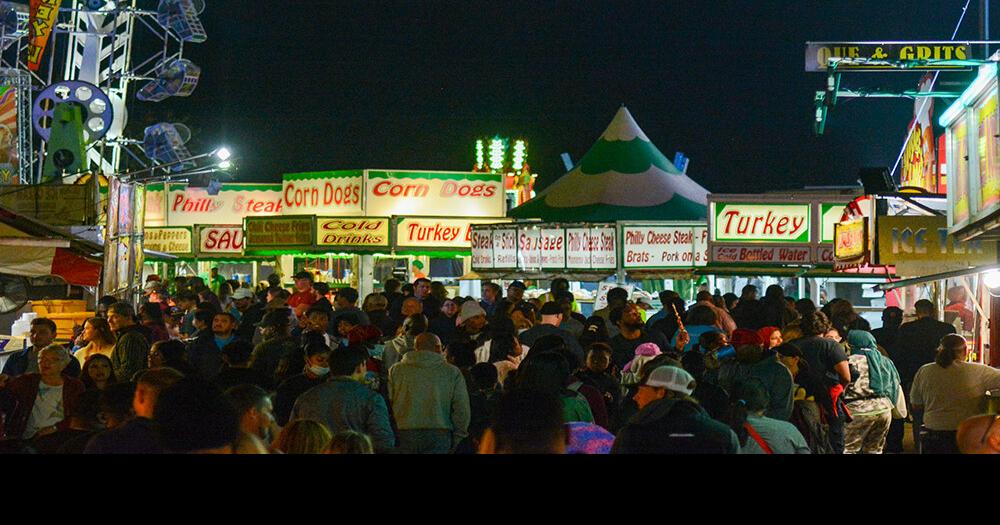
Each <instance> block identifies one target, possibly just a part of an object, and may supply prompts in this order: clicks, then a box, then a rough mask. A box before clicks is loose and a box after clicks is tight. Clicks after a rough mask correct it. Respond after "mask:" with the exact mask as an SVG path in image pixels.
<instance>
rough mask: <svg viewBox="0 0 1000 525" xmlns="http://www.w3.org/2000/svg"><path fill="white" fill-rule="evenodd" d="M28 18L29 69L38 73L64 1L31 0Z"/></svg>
mask: <svg viewBox="0 0 1000 525" xmlns="http://www.w3.org/2000/svg"><path fill="white" fill-rule="evenodd" d="M30 5H31V7H30V10H29V13H30V14H29V18H28V33H29V36H28V69H30V70H32V71H38V68H39V66H41V65H42V55H43V54H44V53H45V47H46V46H47V45H48V43H49V35H51V34H52V29H53V28H54V27H55V23H56V18H57V17H58V15H59V6H60V5H62V0H31V4H30Z"/></svg>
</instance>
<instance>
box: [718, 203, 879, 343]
mask: <svg viewBox="0 0 1000 525" xmlns="http://www.w3.org/2000/svg"><path fill="white" fill-rule="evenodd" d="M861 193H862V190H861V188H844V189H819V190H799V191H792V192H781V193H778V192H774V193H761V194H748V195H724V194H713V195H709V197H708V200H709V225H708V228H709V232H710V234H709V243H708V244H709V248H708V252H709V253H708V260H709V264H708V266H707V267H706V268H704V269H703V270H702V271H703V272H706V273H713V274H715V275H716V276H717V277H716V278H717V281H719V282H722V283H724V286H725V287H726V288H729V289H732V290H734V293H736V294H737V295H739V294H740V290H741V289H742V288H743V286H744V285H746V284H755V285H756V286H757V287H758V289H759V291H760V294H761V295H763V293H764V290H765V288H766V287H767V286H769V285H771V284H778V285H780V286H781V287H782V288H784V290H785V295H786V296H788V297H794V298H809V299H812V300H813V302H814V303H816V304H817V306H823V305H825V304H826V303H827V302H829V301H830V300H832V299H834V298H837V297H839V298H842V299H846V300H848V301H850V302H851V304H853V305H854V307H855V309H856V310H857V311H858V313H859V314H860V315H862V316H863V317H865V319H867V320H868V321H869V323H871V325H872V327H878V326H881V324H882V321H881V312H882V310H883V309H884V308H885V299H884V295H883V294H882V293H881V292H878V291H875V290H873V289H872V287H873V286H874V285H877V284H881V283H884V282H885V278H884V277H883V276H880V275H878V274H875V275H865V274H860V273H856V274H850V275H848V274H842V273H836V272H835V270H834V263H835V260H834V241H835V229H836V225H837V224H838V223H839V222H840V221H841V219H842V218H843V215H844V210H845V207H847V206H848V205H849V204H850V203H852V202H853V201H854V200H855V199H856V198H857V197H858V196H859V195H860V194H861Z"/></svg>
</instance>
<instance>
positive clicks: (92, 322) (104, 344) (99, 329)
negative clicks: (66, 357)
mask: <svg viewBox="0 0 1000 525" xmlns="http://www.w3.org/2000/svg"><path fill="white" fill-rule="evenodd" d="M80 337H81V341H82V342H86V346H84V347H83V348H80V349H79V350H77V351H76V354H74V357H76V360H77V361H79V362H81V363H85V362H87V359H88V358H89V357H90V356H92V355H94V354H101V355H104V356H106V357H111V352H113V351H114V349H115V336H114V334H113V333H111V326H110V325H109V324H108V320H107V319H104V318H101V317H91V318H90V319H87V321H86V322H84V323H83V333H82V334H81V335H80Z"/></svg>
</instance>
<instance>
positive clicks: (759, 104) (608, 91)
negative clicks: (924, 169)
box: [130, 0, 1000, 192]
mask: <svg viewBox="0 0 1000 525" xmlns="http://www.w3.org/2000/svg"><path fill="white" fill-rule="evenodd" d="M208 4H209V5H208V7H207V9H206V11H205V13H204V14H203V20H204V22H205V26H206V29H207V31H208V34H209V39H208V41H207V42H205V43H203V44H195V45H190V46H189V47H188V48H187V49H186V52H185V56H186V57H187V58H190V59H192V60H193V61H195V62H196V63H197V64H199V65H201V66H202V67H203V69H204V72H203V78H202V81H201V84H200V85H199V87H198V89H197V90H196V91H195V93H194V94H193V95H192V96H191V97H190V98H178V99H172V100H169V101H167V102H163V103H160V104H150V103H139V102H134V103H133V106H132V121H131V123H130V125H131V126H132V127H133V128H134V127H136V126H138V127H139V130H140V131H141V127H142V126H143V125H146V124H149V123H152V122H156V121H158V120H170V121H179V122H184V123H185V124H187V125H189V126H190V127H191V128H192V130H193V131H194V138H193V139H192V143H191V144H190V147H191V149H192V151H205V150H210V149H212V148H213V147H215V145H217V144H226V145H229V146H230V147H231V148H232V149H233V150H234V151H237V152H238V154H239V156H240V157H241V163H240V164H241V169H240V171H239V173H238V175H237V180H240V181H261V182H271V181H274V182H276V181H279V180H280V177H281V174H282V173H287V172H296V171H316V170H327V169H349V168H366V167H367V168H398V169H442V170H467V169H470V168H471V167H472V164H473V162H474V149H473V145H474V140H475V139H476V138H477V137H483V136H492V135H494V134H500V135H501V136H511V137H524V138H526V139H527V140H528V141H529V152H528V155H529V159H528V161H529V163H530V164H531V165H532V166H533V167H534V168H535V171H537V172H538V173H540V174H541V176H542V177H543V178H548V179H552V178H556V177H558V176H560V175H562V174H563V173H564V171H565V170H564V168H563V165H562V161H561V160H560V159H559V154H560V153H562V152H564V151H565V152H569V153H570V154H571V155H572V157H573V159H574V160H575V161H578V160H579V159H580V157H581V156H582V155H583V154H584V153H585V152H586V151H587V149H588V148H589V147H590V146H591V145H592V144H593V142H594V141H595V140H596V139H597V137H598V136H599V135H600V133H601V132H602V131H603V130H604V128H605V127H606V126H607V124H608V123H609V122H610V120H611V118H612V117H613V116H614V114H615V111H616V110H617V108H618V106H619V105H620V104H622V103H624V104H625V105H626V106H627V107H628V108H629V110H630V111H631V112H632V114H633V116H634V117H635V118H636V120H637V121H638V123H639V125H640V126H641V127H642V128H643V129H644V131H645V132H646V134H647V135H648V136H649V138H650V139H651V140H652V141H653V142H654V143H655V144H656V145H657V146H658V147H659V148H660V150H661V151H663V153H664V154H665V155H667V157H668V158H673V155H674V152H675V151H678V150H680V151H683V152H685V153H686V154H687V155H688V157H690V158H691V159H692V160H691V165H690V167H689V169H688V174H689V175H690V176H691V177H692V178H694V179H695V180H696V181H698V182H699V183H701V184H702V185H703V186H705V187H706V188H707V189H708V190H709V191H713V192H758V191H763V190H770V189H784V188H796V187H802V186H805V185H844V184H852V183H853V182H854V181H855V180H856V178H857V177H856V174H857V170H858V168H859V167H861V166H891V165H892V164H893V162H894V161H895V159H896V156H897V154H898V152H899V148H900V147H901V145H902V141H903V138H904V134H905V131H906V126H907V124H908V123H909V120H910V118H911V115H912V108H913V102H912V101H911V100H907V99H892V100H889V99H867V100H842V102H841V103H840V104H839V105H838V106H837V107H836V108H834V109H833V110H832V111H831V112H830V116H829V119H828V123H827V128H826V135H824V136H822V137H815V136H814V135H813V130H812V119H813V94H814V92H815V91H817V90H820V89H823V86H824V84H825V79H826V77H825V75H823V74H816V73H806V72H805V71H804V58H803V57H804V46H805V42H806V41H810V40H811V41H851V40H947V39H948V38H949V37H950V35H951V33H952V31H953V29H954V26H955V24H956V22H957V21H958V18H959V16H960V15H961V10H962V7H963V6H964V5H965V0H960V1H959V0H949V1H933V2H932V1H922V2H872V1H866V2H861V1H850V2H844V1H840V2H819V1H796V2H768V1H741V2H716V1H679V0H664V1H659V2H627V1H614V2H611V1H607V2H591V1H586V2H537V1H536V2H519V1H514V2H510V1H505V2H489V3H487V2H477V1H468V2H437V1H426V0H421V1H419V2H408V3H399V4H396V3H388V2H360V1H359V2H354V1H352V2H346V1H314V0H313V1H309V0H294V1H288V2H248V1H246V0H242V1H235V0H208ZM995 11H1000V5H998V6H996V9H995ZM994 14H996V12H994ZM993 18H994V25H995V27H996V28H997V31H1000V20H998V17H996V16H994V17H993ZM978 23H979V22H978V0H974V1H973V2H972V4H971V5H970V8H969V13H968V14H967V16H966V20H965V22H964V24H963V27H962V31H961V32H960V33H959V37H958V38H959V39H962V38H964V39H973V40H974V39H978V34H979V29H978ZM140 49H141V46H140ZM141 54H142V53H141V52H139V51H137V53H136V56H139V55H141ZM919 77H920V74H919V73H881V74H873V73H866V74H852V75H845V77H844V80H843V84H842V87H853V88H857V87H864V86H868V87H876V86H882V87H883V88H886V89H912V88H915V87H916V82H917V80H918V79H919ZM965 78H970V76H969V75H968V74H964V75H963V74H956V73H950V74H944V75H942V76H941V80H940V81H939V82H943V83H939V86H938V88H939V89H960V87H961V86H962V85H964V84H960V83H957V82H958V81H959V80H961V79H965ZM948 82H951V84H950V85H949V84H948ZM938 104H939V108H938V114H940V112H941V111H943V109H944V103H942V102H939V103H938Z"/></svg>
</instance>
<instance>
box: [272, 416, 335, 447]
mask: <svg viewBox="0 0 1000 525" xmlns="http://www.w3.org/2000/svg"><path fill="white" fill-rule="evenodd" d="M331 437H332V436H331V435H330V431H329V430H327V429H326V427H325V426H323V425H322V424H321V423H317V422H316V421H312V420H309V419H297V420H295V421H292V422H290V423H288V425H286V426H285V428H283V429H281V433H280V434H278V439H275V440H274V444H273V446H272V447H271V448H273V449H274V450H275V451H277V452H281V453H283V454H322V453H323V450H324V449H325V448H326V446H327V445H328V444H329V443H330V438H331Z"/></svg>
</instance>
